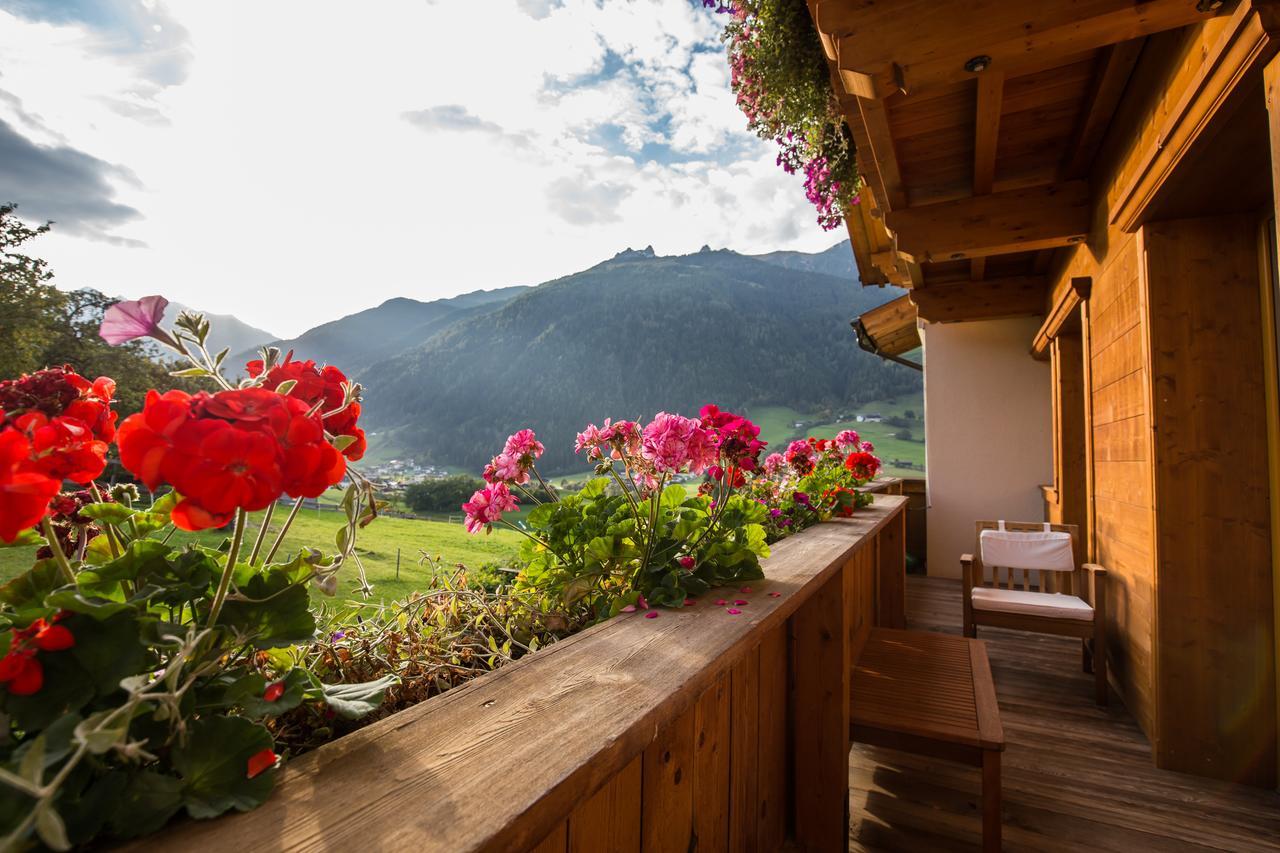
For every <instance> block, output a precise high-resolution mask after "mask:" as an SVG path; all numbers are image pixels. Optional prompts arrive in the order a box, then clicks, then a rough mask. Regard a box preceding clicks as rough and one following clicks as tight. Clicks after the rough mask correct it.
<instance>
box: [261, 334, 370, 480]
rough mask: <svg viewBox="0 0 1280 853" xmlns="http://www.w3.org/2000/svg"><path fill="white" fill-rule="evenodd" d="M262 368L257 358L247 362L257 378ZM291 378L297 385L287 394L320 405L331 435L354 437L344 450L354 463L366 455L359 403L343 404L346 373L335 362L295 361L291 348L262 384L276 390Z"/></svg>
mask: <svg viewBox="0 0 1280 853" xmlns="http://www.w3.org/2000/svg"><path fill="white" fill-rule="evenodd" d="M263 367H264V365H263V362H262V360H261V359H254V360H253V361H251V362H249V363H248V364H246V365H245V369H246V370H248V371H249V375H250V376H252V377H254V378H257V377H258V376H261V375H262V370H263ZM290 381H291V382H294V383H295V384H294V386H293V387H292V388H291V389H289V395H288V396H289V397H290V398H292V399H297V400H301V401H302V402H304V403H306V404H307V406H308V408H310V407H314V406H316V405H317V404H318V405H319V406H320V413H321V414H322V415H326V414H327V417H325V419H324V428H325V429H326V430H328V431H329V434H330V435H349V436H353V437H354V438H355V441H353V442H352V443H351V444H349V445H348V446H347V447H346V448H345V449H344V450H343V451H342V455H343V456H345V457H347V458H348V459H350V460H351V461H352V462H355V461H356V460H358V459H360V458H361V457H362V456H364V451H365V444H366V443H365V436H364V430H362V429H360V428H359V427H358V426H356V422H357V421H358V420H360V404H359V403H358V402H355V401H352V402H351V403H350V404H349V405H347V406H346V407H345V408H343V406H342V402H343V400H345V399H346V392H345V391H344V390H343V387H342V386H343V384H344V383H346V382H347V375H346V374H345V373H343V372H342V371H341V370H339V369H338V368H336V367H334V366H333V365H332V364H330V365H326V366H325V367H324V368H317V367H316V363H315V362H314V361H311V360H307V361H294V360H293V352H292V351H290V352H289V353H288V354H287V355H285V357H284V361H283V362H282V363H280V364H277V365H276V366H275V367H273V368H271V370H269V371H267V375H266V378H265V379H264V380H263V383H262V386H261V387H263V388H265V389H268V390H271V391H274V390H275V389H276V388H278V387H280V384H281V383H283V382H290Z"/></svg>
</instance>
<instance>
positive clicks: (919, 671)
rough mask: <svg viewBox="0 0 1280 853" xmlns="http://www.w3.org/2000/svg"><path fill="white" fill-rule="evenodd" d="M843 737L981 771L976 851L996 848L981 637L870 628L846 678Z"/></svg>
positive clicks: (997, 736)
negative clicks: (979, 838)
mask: <svg viewBox="0 0 1280 853" xmlns="http://www.w3.org/2000/svg"><path fill="white" fill-rule="evenodd" d="M850 690H851V695H852V702H851V714H850V723H849V735H850V738H851V739H852V740H854V741H856V742H858V743H867V744H871V745H873V746H882V747H887V748H889V749H900V750H903V751H904V752H913V753H916V754H919V755H928V756H932V757H936V758H942V759H946V760H950V761H957V762H962V763H964V764H970V765H973V766H975V767H981V768H982V849H983V850H987V851H992V850H999V849H1000V753H1001V752H1002V751H1003V750H1004V730H1003V729H1002V728H1001V726H1000V711H999V707H998V706H997V704H996V690H995V684H994V683H993V682H992V680H991V666H990V664H989V663H988V662H987V649H986V645H985V644H984V643H983V642H982V641H981V640H971V639H968V638H966V637H955V636H950V635H947V634H933V633H927V632H924V631H898V630H894V629H891V628H872V629H871V633H870V636H869V637H868V639H867V641H866V644H865V645H864V646H863V649H862V654H861V655H860V656H859V658H858V662H857V663H856V664H855V665H854V669H853V678H852V679H850Z"/></svg>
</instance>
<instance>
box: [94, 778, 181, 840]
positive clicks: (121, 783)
mask: <svg viewBox="0 0 1280 853" xmlns="http://www.w3.org/2000/svg"><path fill="white" fill-rule="evenodd" d="M108 780H110V781H111V782H112V787H113V788H115V789H116V790H117V791H119V796H118V799H116V801H115V803H114V804H113V808H112V810H111V812H110V817H109V820H108V825H109V826H110V827H111V832H112V834H114V835H116V836H118V837H120V838H140V837H141V836H144V835H150V834H151V833H153V832H155V831H156V830H157V829H159V828H160V827H162V826H164V825H165V823H167V822H168V820H169V818H171V817H173V815H174V813H175V812H177V811H178V809H180V808H182V780H181V779H178V778H177V777H175V776H165V775H164V774H162V773H157V772H155V771H154V770H142V771H139V772H137V773H133V774H130V775H128V776H127V777H126V775H125V774H124V773H123V772H120V771H116V772H114V773H110V774H108V775H107V776H105V777H103V781H104V782H106V781H108Z"/></svg>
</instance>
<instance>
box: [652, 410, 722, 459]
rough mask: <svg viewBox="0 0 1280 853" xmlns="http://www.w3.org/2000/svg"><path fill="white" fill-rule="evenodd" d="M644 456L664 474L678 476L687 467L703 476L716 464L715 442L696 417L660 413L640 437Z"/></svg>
mask: <svg viewBox="0 0 1280 853" xmlns="http://www.w3.org/2000/svg"><path fill="white" fill-rule="evenodd" d="M640 454H641V455H642V456H643V457H644V458H645V459H646V460H648V461H649V462H650V463H652V465H653V467H654V469H655V470H656V471H657V472H658V473H660V474H666V473H675V472H678V471H682V470H684V468H685V466H688V469H689V470H690V471H692V472H693V473H695V474H701V473H702V472H703V471H705V470H706V469H707V468H708V467H709V466H711V465H713V464H715V461H716V458H717V455H718V454H717V452H716V445H715V441H714V439H713V438H712V435H711V433H709V432H708V431H707V430H705V429H703V428H702V423H701V422H700V421H698V420H697V419H696V418H686V417H683V416H681V415H673V414H669V413H667V412H658V414H656V415H654V417H653V420H652V421H651V422H650V423H649V424H648V425H647V426H645V428H644V430H643V431H642V432H641V435H640Z"/></svg>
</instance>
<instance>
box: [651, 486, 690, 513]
mask: <svg viewBox="0 0 1280 853" xmlns="http://www.w3.org/2000/svg"><path fill="white" fill-rule="evenodd" d="M688 497H689V492H688V490H687V489H685V487H684V486H681V485H679V484H677V483H672V484H671V485H670V486H667V487H666V488H665V489H663V490H662V499H661V500H660V501H659V502H658V504H659V505H660V506H661V507H662V508H663V509H675V508H676V507H678V506H680V505H681V504H682V503H684V502H685V499H686V498H688Z"/></svg>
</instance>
